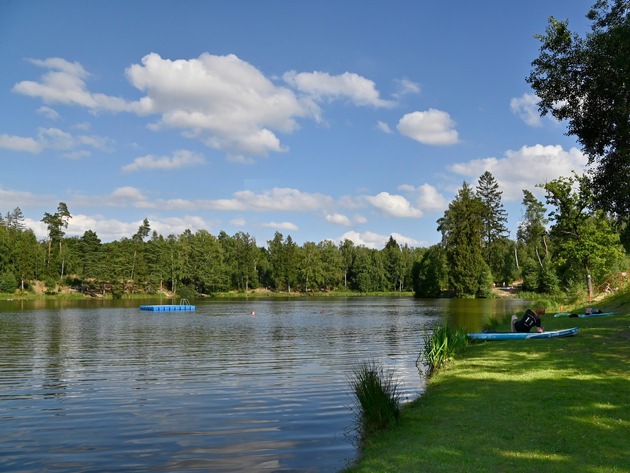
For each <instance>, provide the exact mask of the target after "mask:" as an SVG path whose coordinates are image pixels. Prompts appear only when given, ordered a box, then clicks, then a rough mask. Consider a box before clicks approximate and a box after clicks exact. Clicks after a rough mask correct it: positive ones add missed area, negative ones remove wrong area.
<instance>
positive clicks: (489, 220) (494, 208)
mask: <svg viewBox="0 0 630 473" xmlns="http://www.w3.org/2000/svg"><path fill="white" fill-rule="evenodd" d="M502 195H503V192H502V191H500V190H499V183H498V182H497V181H496V179H495V178H494V176H493V175H492V174H491V173H490V172H489V171H486V172H484V173H483V174H482V175H481V177H479V182H478V183H477V196H478V197H479V198H480V199H481V201H482V202H483V205H484V209H483V214H482V223H483V244H484V248H485V249H486V250H487V251H486V256H488V254H489V252H490V250H491V248H492V244H493V243H494V242H496V241H498V240H500V239H501V238H505V237H507V235H508V229H507V226H506V224H507V212H506V210H505V208H504V207H503V203H502V202H501V196H502Z"/></svg>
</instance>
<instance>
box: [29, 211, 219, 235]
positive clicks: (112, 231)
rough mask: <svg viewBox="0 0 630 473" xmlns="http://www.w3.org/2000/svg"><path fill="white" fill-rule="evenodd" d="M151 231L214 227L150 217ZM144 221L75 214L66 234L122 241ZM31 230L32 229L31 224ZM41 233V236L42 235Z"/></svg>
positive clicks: (41, 230) (197, 220) (41, 227)
mask: <svg viewBox="0 0 630 473" xmlns="http://www.w3.org/2000/svg"><path fill="white" fill-rule="evenodd" d="M147 218H148V220H149V224H150V226H151V231H156V232H157V233H158V234H160V235H181V234H182V233H183V232H184V231H185V230H190V231H192V232H196V231H198V230H208V229H209V228H211V227H212V224H211V223H210V222H207V221H205V220H204V219H202V218H200V217H197V216H189V215H186V216H183V217H170V218H161V217H155V216H152V215H149V216H148V217H147ZM143 220H144V219H140V220H136V221H131V222H124V221H121V220H117V219H111V218H105V217H104V216H102V215H83V214H73V215H72V218H71V219H70V221H69V223H68V229H67V230H66V234H67V235H68V236H79V237H80V236H82V235H83V234H84V233H85V232H86V231H88V230H92V231H93V232H95V233H96V234H97V235H98V237H99V238H100V239H101V241H113V240H120V239H122V238H129V237H131V236H132V235H134V234H135V233H136V232H137V231H138V227H140V225H142V222H143ZM29 228H32V227H31V225H30V224H29ZM33 231H34V232H35V234H36V236H37V237H38V238H45V237H46V236H47V229H46V227H45V225H43V224H41V223H40V225H38V226H36V227H35V228H34V230H33ZM40 233H41V235H40Z"/></svg>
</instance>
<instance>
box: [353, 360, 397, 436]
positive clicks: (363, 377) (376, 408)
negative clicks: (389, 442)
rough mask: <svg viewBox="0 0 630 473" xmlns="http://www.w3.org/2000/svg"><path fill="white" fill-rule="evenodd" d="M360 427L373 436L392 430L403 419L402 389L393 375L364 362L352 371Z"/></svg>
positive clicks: (372, 362)
mask: <svg viewBox="0 0 630 473" xmlns="http://www.w3.org/2000/svg"><path fill="white" fill-rule="evenodd" d="M350 386H351V388H352V392H353V393H354V396H355V403H356V407H357V409H356V412H357V421H356V423H357V427H358V430H359V432H360V433H361V434H362V435H370V434H373V433H375V432H378V431H381V430H384V429H387V428H389V427H391V426H392V425H393V424H394V423H396V421H398V419H399V418H400V389H399V383H398V381H397V380H396V379H395V378H394V374H393V372H391V371H389V372H386V371H385V369H384V368H383V365H382V364H379V363H377V362H375V361H373V360H372V361H368V362H362V363H360V364H359V365H358V366H356V367H355V368H354V369H353V371H352V377H351V379H350Z"/></svg>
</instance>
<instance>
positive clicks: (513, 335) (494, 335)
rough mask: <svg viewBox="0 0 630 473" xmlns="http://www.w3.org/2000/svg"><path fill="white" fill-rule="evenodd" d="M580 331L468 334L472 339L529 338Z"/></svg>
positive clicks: (556, 335)
mask: <svg viewBox="0 0 630 473" xmlns="http://www.w3.org/2000/svg"><path fill="white" fill-rule="evenodd" d="M578 332H579V329H578V328H577V327H573V328H565V329H563V330H552V331H550V332H543V333H538V332H533V333H523V332H478V333H468V334H466V335H467V336H468V338H470V339H471V340H529V339H532V338H558V337H570V336H571V335H575V334H576V333H578Z"/></svg>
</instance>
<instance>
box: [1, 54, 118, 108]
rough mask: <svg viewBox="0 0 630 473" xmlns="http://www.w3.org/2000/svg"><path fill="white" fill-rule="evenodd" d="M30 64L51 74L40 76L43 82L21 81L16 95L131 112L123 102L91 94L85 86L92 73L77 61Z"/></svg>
mask: <svg viewBox="0 0 630 473" xmlns="http://www.w3.org/2000/svg"><path fill="white" fill-rule="evenodd" d="M29 61H30V62H31V63H32V64H33V65H35V66H38V67H42V68H44V69H48V72H46V73H45V74H43V75H42V76H41V79H40V82H36V81H29V80H26V81H21V82H18V83H17V84H15V86H13V92H16V93H19V94H23V95H28V96H30V97H39V98H41V99H42V100H43V101H44V103H47V104H51V103H59V104H64V105H78V106H81V107H86V108H88V109H90V110H94V111H98V110H110V111H123V110H129V109H130V105H129V104H128V103H127V101H125V100H124V99H121V98H118V97H111V96H107V95H104V94H93V93H91V92H89V91H88V89H87V86H86V83H85V79H87V78H88V77H89V74H88V72H87V71H86V70H85V69H84V68H83V66H82V65H81V64H79V63H78V62H69V61H66V60H65V59H62V58H49V59H45V60H39V59H30V60H29Z"/></svg>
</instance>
